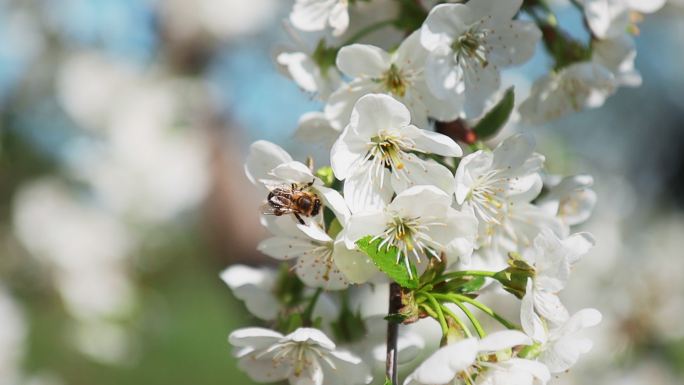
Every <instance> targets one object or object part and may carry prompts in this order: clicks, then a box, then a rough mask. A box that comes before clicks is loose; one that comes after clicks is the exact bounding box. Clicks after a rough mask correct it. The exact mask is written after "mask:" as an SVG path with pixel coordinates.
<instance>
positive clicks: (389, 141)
mask: <svg viewBox="0 0 684 385" xmlns="http://www.w3.org/2000/svg"><path fill="white" fill-rule="evenodd" d="M410 147H412V142H411V141H408V140H406V139H404V138H401V137H399V136H398V135H392V134H380V135H378V136H375V137H373V138H371V149H370V151H369V155H370V156H372V157H373V159H377V160H379V161H380V162H382V164H383V165H384V167H387V168H390V169H392V170H401V169H403V168H404V162H402V154H403V152H404V151H403V150H404V149H405V148H410Z"/></svg>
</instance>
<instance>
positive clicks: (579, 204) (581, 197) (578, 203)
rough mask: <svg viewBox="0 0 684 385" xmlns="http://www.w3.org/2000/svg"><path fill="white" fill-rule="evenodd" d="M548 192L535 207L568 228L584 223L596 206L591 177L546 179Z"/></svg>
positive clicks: (576, 176) (578, 176) (577, 176)
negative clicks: (554, 217)
mask: <svg viewBox="0 0 684 385" xmlns="http://www.w3.org/2000/svg"><path fill="white" fill-rule="evenodd" d="M546 182H547V183H546V184H547V186H548V191H547V192H546V194H544V195H543V196H542V198H540V199H539V201H538V202H537V205H538V206H539V207H540V208H542V209H543V210H546V211H547V212H549V213H550V214H551V215H554V216H557V217H558V218H560V220H561V221H563V223H565V224H566V225H568V226H574V225H578V224H580V223H583V222H585V221H586V220H587V219H589V217H590V216H591V213H592V211H593V210H594V206H595V205H596V199H597V197H596V192H594V190H592V189H591V186H592V185H593V184H594V178H592V177H591V175H575V176H571V177H567V178H562V179H561V178H560V177H547V178H546Z"/></svg>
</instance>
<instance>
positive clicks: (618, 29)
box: [583, 0, 667, 39]
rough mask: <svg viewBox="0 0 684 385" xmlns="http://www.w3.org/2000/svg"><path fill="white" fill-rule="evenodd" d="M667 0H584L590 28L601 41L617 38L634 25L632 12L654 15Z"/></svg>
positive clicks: (585, 13)
mask: <svg viewBox="0 0 684 385" xmlns="http://www.w3.org/2000/svg"><path fill="white" fill-rule="evenodd" d="M666 1H667V0H584V1H583V2H584V15H585V18H586V20H587V23H588V24H589V28H591V31H592V32H593V34H594V35H596V37H598V38H600V39H605V38H610V37H617V36H619V35H622V34H624V33H625V31H627V30H628V28H629V27H630V26H631V25H632V18H631V14H632V12H639V13H653V12H655V11H657V10H659V9H660V8H662V7H663V5H665V2H666Z"/></svg>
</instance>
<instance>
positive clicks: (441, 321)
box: [425, 293, 449, 336]
mask: <svg viewBox="0 0 684 385" xmlns="http://www.w3.org/2000/svg"><path fill="white" fill-rule="evenodd" d="M425 296H426V297H427V299H428V301H429V302H430V304H432V307H433V308H434V311H435V312H436V313H437V316H438V318H437V321H439V326H441V327H442V335H444V336H446V335H447V333H449V326H448V325H447V322H446V319H445V318H444V313H443V312H442V306H441V305H440V304H439V302H437V300H436V299H435V297H433V296H432V295H431V294H428V293H425Z"/></svg>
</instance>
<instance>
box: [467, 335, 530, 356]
mask: <svg viewBox="0 0 684 385" xmlns="http://www.w3.org/2000/svg"><path fill="white" fill-rule="evenodd" d="M518 345H532V340H531V339H530V337H528V336H527V334H525V333H523V332H521V331H518V330H501V331H498V332H494V333H492V334H489V335H488V336H487V337H485V338H483V339H481V340H480V343H479V345H478V350H479V351H480V352H498V351H500V350H504V349H509V348H512V347H514V346H518Z"/></svg>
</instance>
